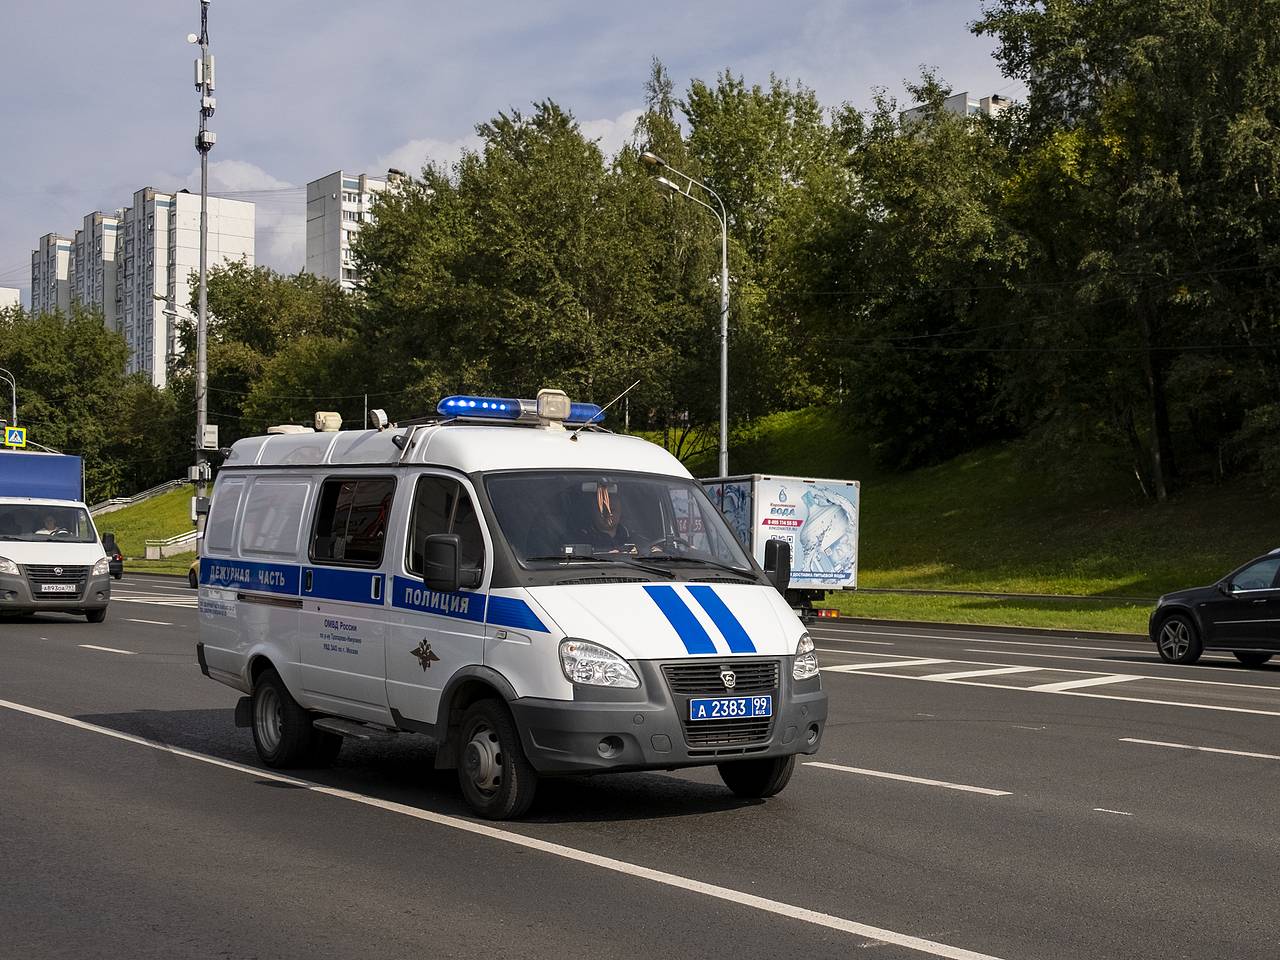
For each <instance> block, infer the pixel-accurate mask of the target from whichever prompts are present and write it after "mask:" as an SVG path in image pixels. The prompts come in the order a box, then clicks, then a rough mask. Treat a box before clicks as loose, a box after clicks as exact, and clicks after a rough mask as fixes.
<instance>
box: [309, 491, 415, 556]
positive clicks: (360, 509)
mask: <svg viewBox="0 0 1280 960" xmlns="http://www.w3.org/2000/svg"><path fill="white" fill-rule="evenodd" d="M395 490H396V482H395V480H392V479H389V478H383V477H379V478H376V479H359V480H341V479H333V480H326V481H325V482H324V483H323V484H321V486H320V505H319V507H318V508H317V510H316V529H315V536H314V537H313V538H312V540H311V559H312V560H313V561H315V562H316V563H333V564H342V565H347V566H377V565H378V564H379V563H381V562H382V548H383V545H384V544H385V542H386V539H387V519H388V517H389V516H390V514H391V498H392V496H393V495H394V494H395Z"/></svg>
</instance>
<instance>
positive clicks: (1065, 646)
mask: <svg viewBox="0 0 1280 960" xmlns="http://www.w3.org/2000/svg"><path fill="white" fill-rule="evenodd" d="M965 642H966V643H998V644H1001V645H1003V646H1011V647H1052V648H1053V649H1055V650H1102V651H1104V652H1106V653H1130V652H1132V651H1131V650H1129V649H1128V648H1125V647H1084V646H1080V645H1079V644H1074V643H1039V642H1037V641H1035V640H983V639H981V638H977V637H975V638H973V639H969V638H966V641H965ZM1132 646H1133V647H1134V649H1137V650H1154V649H1155V644H1153V643H1137V642H1134V643H1133V644H1132Z"/></svg>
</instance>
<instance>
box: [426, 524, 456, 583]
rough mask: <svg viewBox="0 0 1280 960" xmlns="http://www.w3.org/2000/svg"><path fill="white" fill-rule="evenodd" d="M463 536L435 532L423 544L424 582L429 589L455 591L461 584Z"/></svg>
mask: <svg viewBox="0 0 1280 960" xmlns="http://www.w3.org/2000/svg"><path fill="white" fill-rule="evenodd" d="M461 556H462V538H461V537H459V536H458V535H457V534H456V533H433V534H430V535H428V537H427V539H426V540H425V541H424V542H423V544H422V582H423V583H424V584H425V585H426V587H427V589H428V590H435V591H436V592H438V593H454V592H456V591H457V589H458V587H459V586H461V583H460V581H461V579H462V570H461Z"/></svg>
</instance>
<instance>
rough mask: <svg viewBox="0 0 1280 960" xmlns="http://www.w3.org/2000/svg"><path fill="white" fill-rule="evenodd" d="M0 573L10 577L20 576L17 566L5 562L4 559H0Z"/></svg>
mask: <svg viewBox="0 0 1280 960" xmlns="http://www.w3.org/2000/svg"><path fill="white" fill-rule="evenodd" d="M0 573H7V574H8V575H9V576H11V577H16V576H18V575H20V574H21V573H22V571H21V570H19V569H18V565H17V564H16V563H14V562H13V561H12V560H6V559H5V558H4V557H0Z"/></svg>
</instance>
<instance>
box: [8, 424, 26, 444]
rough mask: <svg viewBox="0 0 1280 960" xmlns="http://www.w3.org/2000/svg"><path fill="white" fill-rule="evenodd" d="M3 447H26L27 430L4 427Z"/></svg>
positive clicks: (24, 428)
mask: <svg viewBox="0 0 1280 960" xmlns="http://www.w3.org/2000/svg"><path fill="white" fill-rule="evenodd" d="M4 445H5V446H6V447H25V446H26V445H27V428H26V427H5V428H4Z"/></svg>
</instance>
